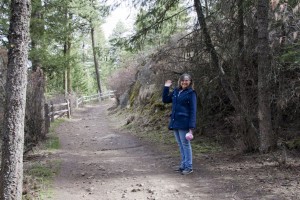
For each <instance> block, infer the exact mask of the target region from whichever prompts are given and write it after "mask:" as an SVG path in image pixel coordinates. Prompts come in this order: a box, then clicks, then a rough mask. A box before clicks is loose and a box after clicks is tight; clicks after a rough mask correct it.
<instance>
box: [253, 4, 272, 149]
mask: <svg viewBox="0 0 300 200" xmlns="http://www.w3.org/2000/svg"><path fill="white" fill-rule="evenodd" d="M268 13H269V1H268V0H258V4H257V25H258V41H257V42H258V44H257V53H258V121H259V132H260V149H259V150H260V152H262V153H265V152H268V151H269V150H271V149H272V148H274V147H275V144H276V140H275V137H274V134H273V131H272V122H271V107H270V104H271V101H270V97H271V91H270V86H269V81H270V73H271V70H270V69H271V60H270V47H269V32H268V21H269V20H268Z"/></svg>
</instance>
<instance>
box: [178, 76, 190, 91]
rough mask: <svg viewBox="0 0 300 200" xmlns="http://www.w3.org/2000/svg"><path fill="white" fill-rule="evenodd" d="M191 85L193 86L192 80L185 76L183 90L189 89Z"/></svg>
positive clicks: (181, 82) (181, 84) (182, 82)
mask: <svg viewBox="0 0 300 200" xmlns="http://www.w3.org/2000/svg"><path fill="white" fill-rule="evenodd" d="M190 84H191V80H190V79H189V77H188V76H185V77H184V78H183V80H181V81H180V86H181V87H182V89H183V90H184V89H186V88H188V87H189V86H190Z"/></svg>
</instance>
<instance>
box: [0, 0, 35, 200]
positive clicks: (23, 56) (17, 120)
mask: <svg viewBox="0 0 300 200" xmlns="http://www.w3.org/2000/svg"><path fill="white" fill-rule="evenodd" d="M30 6H31V5H30V1H29V0H12V1H11V19H10V28H9V52H8V56H9V60H8V71H7V81H6V98H5V101H6V103H5V108H4V125H3V133H2V136H3V137H2V140H3V143H2V162H1V177H0V199H2V200H21V199H22V182H23V146H24V116H25V105H26V84H27V64H28V43H29V42H28V41H29V21H30Z"/></svg>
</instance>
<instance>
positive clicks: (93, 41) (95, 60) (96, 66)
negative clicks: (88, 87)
mask: <svg viewBox="0 0 300 200" xmlns="http://www.w3.org/2000/svg"><path fill="white" fill-rule="evenodd" d="M91 37H92V49H93V56H94V64H95V72H96V78H97V86H98V92H99V93H100V94H101V93H102V90H101V82H100V74H99V65H98V60H97V55H96V48H95V35H94V28H93V27H92V28H91Z"/></svg>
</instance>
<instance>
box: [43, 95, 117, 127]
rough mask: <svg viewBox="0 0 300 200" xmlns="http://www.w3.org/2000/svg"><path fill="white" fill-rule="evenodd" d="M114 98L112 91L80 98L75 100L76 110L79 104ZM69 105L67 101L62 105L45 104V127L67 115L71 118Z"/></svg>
mask: <svg viewBox="0 0 300 200" xmlns="http://www.w3.org/2000/svg"><path fill="white" fill-rule="evenodd" d="M111 97H114V91H107V92H105V93H101V94H93V95H90V96H82V97H80V98H77V99H76V102H75V104H76V108H78V107H79V106H80V105H81V104H83V103H86V102H90V101H94V100H98V101H102V100H105V99H107V98H111ZM71 107H72V106H71V104H70V101H69V100H67V99H66V100H65V102H64V103H59V104H53V103H52V102H50V104H45V118H46V126H47V127H49V126H50V122H53V121H54V120H55V119H57V118H59V117H62V116H65V115H67V117H68V118H70V117H71Z"/></svg>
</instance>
